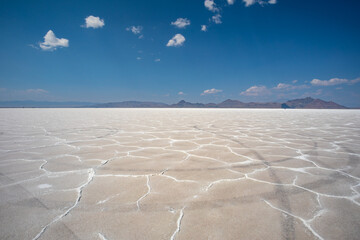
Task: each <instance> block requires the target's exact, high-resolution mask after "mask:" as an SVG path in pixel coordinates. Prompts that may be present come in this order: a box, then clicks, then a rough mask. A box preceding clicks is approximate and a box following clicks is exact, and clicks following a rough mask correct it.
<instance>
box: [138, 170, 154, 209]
mask: <svg viewBox="0 0 360 240" xmlns="http://www.w3.org/2000/svg"><path fill="white" fill-rule="evenodd" d="M146 186H147V188H148V191H147V192H146V193H145V194H144V195H143V196H141V197H140V198H139V199H138V200H137V201H136V206H137V208H138V209H137V210H138V211H139V210H141V209H140V201H141V200H143V199H144V198H145V197H146V196H147V195H149V194H150V192H151V186H150V176H149V175H146Z"/></svg>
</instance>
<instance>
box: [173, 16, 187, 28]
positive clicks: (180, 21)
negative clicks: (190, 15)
mask: <svg viewBox="0 0 360 240" xmlns="http://www.w3.org/2000/svg"><path fill="white" fill-rule="evenodd" d="M171 25H174V26H175V27H177V28H186V26H189V25H190V20H189V19H187V18H178V19H176V21H175V22H171Z"/></svg>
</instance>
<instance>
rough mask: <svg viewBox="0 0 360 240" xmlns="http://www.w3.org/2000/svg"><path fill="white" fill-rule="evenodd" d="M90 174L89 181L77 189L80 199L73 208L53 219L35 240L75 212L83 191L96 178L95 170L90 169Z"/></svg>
mask: <svg viewBox="0 0 360 240" xmlns="http://www.w3.org/2000/svg"><path fill="white" fill-rule="evenodd" d="M88 173H89V176H88V180H87V181H86V182H85V183H84V184H83V185H81V186H80V187H78V188H77V191H78V197H77V199H76V201H75V203H74V205H73V206H71V207H70V208H68V210H66V211H65V212H64V213H62V214H61V215H59V216H57V217H56V218H55V219H53V220H52V221H51V222H50V223H48V224H47V225H45V226H44V227H43V228H42V229H41V231H40V232H39V233H38V234H37V235H36V236H35V237H34V238H33V240H36V239H39V238H40V237H41V235H42V234H43V233H44V232H45V231H46V229H48V227H50V226H51V225H52V224H53V223H55V222H57V221H59V220H60V219H62V218H63V217H65V216H66V215H68V214H69V213H70V212H71V210H73V209H74V208H75V207H76V206H77V204H78V203H79V202H80V200H81V197H82V191H83V189H84V188H85V187H86V186H87V185H88V184H89V183H90V182H91V181H92V180H93V178H94V175H95V171H94V169H92V168H91V169H90V170H89V171H88Z"/></svg>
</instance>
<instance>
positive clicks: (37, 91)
mask: <svg viewBox="0 0 360 240" xmlns="http://www.w3.org/2000/svg"><path fill="white" fill-rule="evenodd" d="M25 92H27V93H33V94H43V93H48V91H46V90H44V89H41V88H38V89H26V90H25Z"/></svg>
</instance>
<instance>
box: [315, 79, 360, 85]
mask: <svg viewBox="0 0 360 240" xmlns="http://www.w3.org/2000/svg"><path fill="white" fill-rule="evenodd" d="M358 82H360V78H356V79H353V80H349V79H346V78H331V79H329V80H319V79H313V80H312V81H311V82H310V83H311V84H312V85H314V86H326V87H327V86H335V85H340V84H350V85H351V84H355V83H358Z"/></svg>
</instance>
